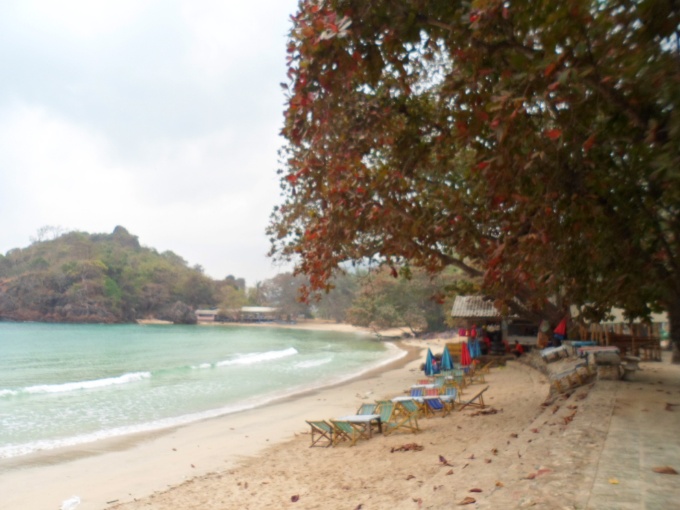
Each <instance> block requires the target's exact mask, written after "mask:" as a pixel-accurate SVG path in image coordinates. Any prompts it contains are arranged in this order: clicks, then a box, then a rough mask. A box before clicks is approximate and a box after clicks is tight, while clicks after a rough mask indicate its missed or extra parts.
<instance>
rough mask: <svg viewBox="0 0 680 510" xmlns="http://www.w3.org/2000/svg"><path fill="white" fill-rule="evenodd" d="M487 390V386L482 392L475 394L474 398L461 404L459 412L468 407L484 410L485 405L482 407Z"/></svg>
mask: <svg viewBox="0 0 680 510" xmlns="http://www.w3.org/2000/svg"><path fill="white" fill-rule="evenodd" d="M488 389H489V387H488V386H487V387H486V388H484V389H483V390H482V391H480V392H479V393H477V394H476V395H475V396H474V397H472V398H471V399H469V400H467V401H466V402H463V404H462V405H461V407H460V410H461V411H462V410H463V409H465V408H466V407H468V406H471V407H479V408H480V409H484V408H485V407H486V405H484V392H485V391H486V390H488Z"/></svg>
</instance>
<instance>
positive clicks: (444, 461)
mask: <svg viewBox="0 0 680 510" xmlns="http://www.w3.org/2000/svg"><path fill="white" fill-rule="evenodd" d="M439 462H441V463H442V464H443V465H444V466H451V467H453V464H450V463H449V461H448V460H446V458H445V457H444V456H443V455H440V456H439Z"/></svg>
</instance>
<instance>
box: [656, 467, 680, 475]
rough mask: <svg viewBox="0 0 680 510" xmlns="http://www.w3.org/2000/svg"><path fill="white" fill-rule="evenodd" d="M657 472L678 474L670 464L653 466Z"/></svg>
mask: <svg viewBox="0 0 680 510" xmlns="http://www.w3.org/2000/svg"><path fill="white" fill-rule="evenodd" d="M652 471H654V472H655V473H661V474H662V475H677V474H678V472H677V471H676V470H675V469H673V468H672V467H670V466H660V467H655V468H652Z"/></svg>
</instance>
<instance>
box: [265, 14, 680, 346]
mask: <svg viewBox="0 0 680 510" xmlns="http://www.w3.org/2000/svg"><path fill="white" fill-rule="evenodd" d="M679 24H680V6H679V5H677V4H676V3H674V2H671V1H668V2H663V1H645V0H642V1H638V2H631V1H623V0H622V1H607V0H591V1H586V0H575V1H571V2H552V1H547V0H543V1H541V0H539V1H536V0H532V1H528V0H525V1H517V2H514V1H513V2H510V1H497V0H486V1H473V2H458V1H451V0H432V1H421V0H403V1H400V2H392V1H389V0H374V1H371V2H365V1H363V0H327V1H308V0H301V1H300V4H299V12H298V13H297V14H296V15H295V16H294V17H293V28H292V30H291V33H290V39H289V47H288V53H289V57H288V58H289V61H288V66H289V78H290V83H288V84H286V85H285V86H286V88H287V90H288V94H289V95H288V104H287V110H286V117H285V126H284V129H283V134H284V135H285V137H286V139H287V144H286V146H285V147H284V148H283V150H282V156H283V161H284V165H285V167H284V169H283V170H281V172H282V180H281V185H282V189H283V203H282V204H281V205H280V206H279V207H277V208H276V209H275V211H274V214H273V217H272V221H271V224H270V227H269V234H270V235H271V238H272V253H273V254H274V255H275V256H278V257H282V258H287V259H294V260H295V262H296V270H297V271H298V272H301V273H305V274H307V275H309V278H310V288H311V290H316V289H324V288H326V287H327V285H328V281H329V278H330V277H331V275H332V274H333V272H334V271H335V269H336V268H337V267H338V265H339V264H340V263H342V262H344V261H347V260H359V259H363V258H367V257H368V258H377V259H378V260H381V261H384V262H385V263H387V264H396V263H403V262H406V263H407V264H410V265H414V266H421V267H424V268H426V269H428V270H429V271H430V272H432V273H437V272H439V271H441V270H442V269H443V268H444V267H446V266H452V265H453V266H456V267H458V268H461V269H463V270H464V271H466V272H467V273H468V274H469V275H471V276H475V277H479V278H480V279H481V280H482V285H483V289H484V291H485V292H486V293H487V294H489V295H492V296H494V297H496V298H497V299H498V304H499V305H506V306H511V307H517V306H521V307H523V308H524V309H525V310H524V311H525V312H527V311H528V312H531V311H534V312H537V313H539V314H544V315H545V314H548V315H551V316H552V317H553V318H554V317H557V316H559V314H560V313H561V311H563V310H564V309H565V307H566V306H568V305H569V304H576V305H579V306H581V307H582V309H583V311H584V314H586V315H591V316H592V317H593V318H597V317H599V316H602V314H603V313H604V312H605V311H606V310H607V309H609V308H610V307H611V306H621V307H623V308H625V309H626V310H627V311H628V312H629V314H630V315H635V316H644V315H646V314H648V313H649V312H650V310H651V309H654V308H662V309H665V310H667V311H668V313H669V317H670V321H671V335H672V338H673V340H674V343H675V344H676V345H679V344H680V272H679V271H678V268H679V265H680V217H679V215H678V209H679V207H680V170H679V169H680V115H679V113H678V106H680V60H679V59H680V54H679V51H678V49H679V45H680V37H679V36H678V34H679V31H680V29H679ZM550 296H553V297H554V296H559V297H560V298H561V301H560V302H559V303H558V306H557V308H555V307H554V306H553V305H552V304H551V303H550V302H549V301H548V297H550ZM518 303H521V305H519V304H518Z"/></svg>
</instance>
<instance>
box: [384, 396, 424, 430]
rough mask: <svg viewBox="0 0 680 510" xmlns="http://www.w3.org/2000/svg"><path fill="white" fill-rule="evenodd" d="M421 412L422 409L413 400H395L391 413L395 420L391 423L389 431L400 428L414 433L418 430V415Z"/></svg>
mask: <svg viewBox="0 0 680 510" xmlns="http://www.w3.org/2000/svg"><path fill="white" fill-rule="evenodd" d="M421 412H422V409H421V407H420V406H419V405H418V403H417V402H416V401H415V400H402V401H400V402H397V403H396V406H395V412H394V414H393V416H394V417H395V420H394V422H393V423H392V428H391V430H390V432H392V431H393V430H396V429H400V428H403V429H406V430H410V431H411V432H413V433H414V434H415V433H416V432H418V431H420V427H419V426H418V416H419V415H420V414H421ZM383 430H384V429H383Z"/></svg>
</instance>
